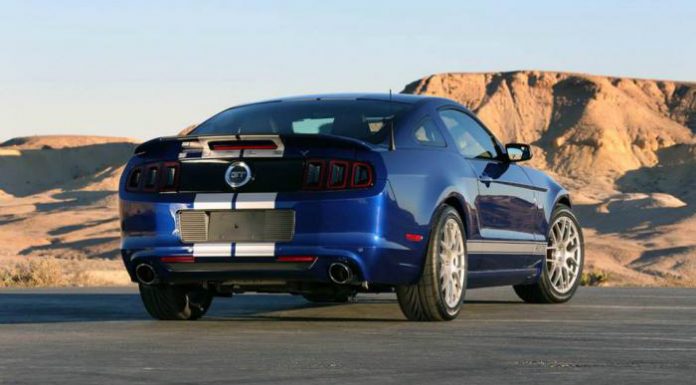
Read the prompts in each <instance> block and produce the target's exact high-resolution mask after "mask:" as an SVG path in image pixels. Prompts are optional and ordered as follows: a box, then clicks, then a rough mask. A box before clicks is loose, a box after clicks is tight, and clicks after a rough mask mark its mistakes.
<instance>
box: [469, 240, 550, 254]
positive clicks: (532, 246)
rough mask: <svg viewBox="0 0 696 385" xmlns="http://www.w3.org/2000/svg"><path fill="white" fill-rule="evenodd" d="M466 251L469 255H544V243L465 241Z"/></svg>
mask: <svg viewBox="0 0 696 385" xmlns="http://www.w3.org/2000/svg"><path fill="white" fill-rule="evenodd" d="M466 249H467V252H468V253H471V254H533V255H546V243H542V242H533V241H530V242H524V241H522V242H505V241H467V242H466Z"/></svg>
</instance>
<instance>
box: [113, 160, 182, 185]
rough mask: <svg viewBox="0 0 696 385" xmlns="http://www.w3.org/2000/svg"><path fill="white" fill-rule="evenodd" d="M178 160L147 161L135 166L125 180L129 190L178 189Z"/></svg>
mask: <svg viewBox="0 0 696 385" xmlns="http://www.w3.org/2000/svg"><path fill="white" fill-rule="evenodd" d="M179 170H180V169H179V162H164V163H149V164H146V165H143V166H138V167H135V168H133V169H132V170H131V172H130V174H129V175H128V179H127V180H126V190H128V191H131V192H175V191H177V190H178V189H179V173H180V172H179Z"/></svg>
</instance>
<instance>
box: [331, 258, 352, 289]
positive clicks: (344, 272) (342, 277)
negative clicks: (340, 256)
mask: <svg viewBox="0 0 696 385" xmlns="http://www.w3.org/2000/svg"><path fill="white" fill-rule="evenodd" d="M329 278H331V281H332V282H333V283H336V284H339V285H347V284H349V283H351V282H352V281H353V270H351V268H350V267H348V265H346V264H345V263H343V262H334V263H332V264H331V265H330V266H329Z"/></svg>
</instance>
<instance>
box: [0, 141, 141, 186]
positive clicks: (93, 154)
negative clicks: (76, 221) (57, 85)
mask: <svg viewBox="0 0 696 385" xmlns="http://www.w3.org/2000/svg"><path fill="white" fill-rule="evenodd" d="M90 139H92V142H93V141H94V138H90ZM47 143H53V142H50V141H45V140H42V141H39V142H29V145H30V147H34V145H39V144H40V145H41V146H44V145H47ZM25 144H27V143H25ZM25 144H23V145H21V146H22V147H20V148H21V149H20V150H15V151H19V154H12V155H3V154H2V153H0V190H3V191H5V192H6V193H8V194H12V195H14V196H20V197H21V196H28V195H33V194H36V193H39V192H43V191H48V190H53V189H57V188H63V187H64V186H67V185H69V186H70V188H71V189H73V190H77V189H81V188H86V187H87V186H89V185H92V184H95V183H100V182H102V181H103V179H104V178H105V177H107V176H109V175H112V174H108V171H109V170H115V169H117V168H119V167H121V166H122V165H123V164H124V163H125V162H126V161H127V160H128V158H129V157H130V156H131V155H132V154H133V150H134V148H135V146H136V144H135V143H132V142H119V141H116V140H109V141H107V142H105V143H92V144H87V145H83V146H79V147H74V146H67V147H58V146H56V147H51V148H43V149H35V148H27V147H24V146H25ZM59 144H60V145H67V144H68V143H67V142H65V141H60V142H59ZM72 144H76V143H75V142H73V143H72ZM13 146H14V145H13ZM105 172H107V173H105ZM111 182H114V181H113V180H111ZM116 186H117V184H114V183H111V185H110V186H108V187H109V189H110V190H112V191H114V190H115V189H116ZM102 187H107V186H104V185H103V184H102Z"/></svg>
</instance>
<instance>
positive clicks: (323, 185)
mask: <svg viewBox="0 0 696 385" xmlns="http://www.w3.org/2000/svg"><path fill="white" fill-rule="evenodd" d="M373 183H374V176H373V171H372V166H370V165H369V164H368V163H365V162H351V161H347V160H337V159H332V160H324V159H311V160H308V161H307V162H306V163H305V172H304V180H303V181H302V187H303V189H304V190H345V189H356V188H367V187H371V186H372V184H373Z"/></svg>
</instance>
